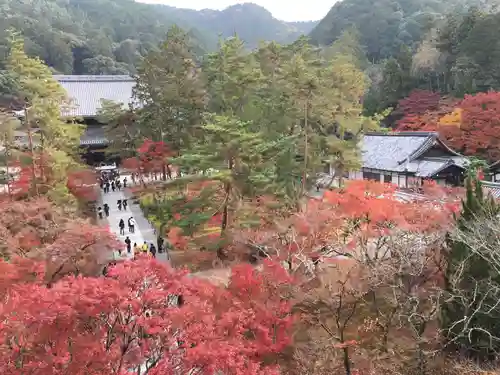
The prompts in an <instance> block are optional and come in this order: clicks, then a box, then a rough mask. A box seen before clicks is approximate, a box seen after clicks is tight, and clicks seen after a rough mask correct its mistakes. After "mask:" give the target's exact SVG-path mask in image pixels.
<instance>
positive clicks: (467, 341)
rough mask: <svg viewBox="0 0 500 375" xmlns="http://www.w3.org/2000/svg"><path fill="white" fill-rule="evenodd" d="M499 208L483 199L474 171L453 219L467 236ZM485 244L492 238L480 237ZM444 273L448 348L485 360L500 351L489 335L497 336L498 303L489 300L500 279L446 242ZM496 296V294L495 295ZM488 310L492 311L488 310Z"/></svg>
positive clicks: (458, 245) (461, 247)
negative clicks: (476, 224) (460, 206)
mask: <svg viewBox="0 0 500 375" xmlns="http://www.w3.org/2000/svg"><path fill="white" fill-rule="evenodd" d="M499 213H500V205H499V204H498V203H497V202H496V201H495V200H494V199H493V197H491V196H485V194H484V192H483V188H482V186H481V181H480V180H479V179H478V178H477V177H476V173H475V171H474V169H472V171H471V172H469V176H468V178H467V180H466V195H465V198H464V199H463V200H462V210H461V212H460V215H459V216H458V217H457V218H456V225H457V230H459V231H461V232H462V233H465V235H467V233H468V232H470V233H469V235H470V236H474V235H477V233H472V232H471V229H470V228H471V223H473V222H480V221H481V220H488V219H495V218H497V217H498V214H499ZM482 235H484V238H485V240H486V242H487V241H488V238H492V239H493V238H494V235H493V234H492V233H483V234H482ZM447 247H448V249H449V252H448V255H447V264H448V265H447V269H446V273H445V280H446V285H445V286H446V291H447V293H448V297H447V298H446V299H445V301H444V303H443V306H442V329H443V330H444V332H445V338H446V340H447V341H448V345H449V347H450V348H453V349H454V350H457V351H459V352H461V353H464V354H467V355H469V356H472V357H475V358H480V359H487V358H489V357H490V356H492V355H494V353H496V352H497V351H498V349H500V347H499V344H498V342H497V341H495V340H491V336H490V333H491V334H492V335H493V336H497V335H498V333H500V316H499V315H498V314H497V312H498V309H495V308H492V307H493V306H495V305H496V304H497V303H498V301H497V300H496V299H494V298H493V296H491V294H490V291H491V288H500V276H499V275H498V273H497V272H496V271H495V270H494V268H493V266H492V265H491V264H490V263H489V262H488V260H486V259H485V258H484V257H483V256H481V254H480V253H478V252H473V251H471V248H470V247H469V246H468V245H467V244H465V243H464V242H462V241H460V240H456V239H452V238H451V237H450V238H448V241H447ZM495 295H496V294H495ZM490 307H491V309H490Z"/></svg>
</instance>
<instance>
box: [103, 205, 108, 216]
mask: <svg viewBox="0 0 500 375" xmlns="http://www.w3.org/2000/svg"><path fill="white" fill-rule="evenodd" d="M104 214H105V215H106V217H109V206H108V204H107V203H104Z"/></svg>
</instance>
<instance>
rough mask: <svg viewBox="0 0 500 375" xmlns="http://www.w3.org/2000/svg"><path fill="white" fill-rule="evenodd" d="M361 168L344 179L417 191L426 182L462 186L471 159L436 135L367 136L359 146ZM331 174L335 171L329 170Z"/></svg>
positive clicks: (367, 134) (374, 134)
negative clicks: (371, 181)
mask: <svg viewBox="0 0 500 375" xmlns="http://www.w3.org/2000/svg"><path fill="white" fill-rule="evenodd" d="M360 148H361V163H362V168H361V170H358V171H350V172H348V174H347V173H346V175H345V176H344V177H346V178H348V179H352V180H360V179H367V180H374V181H380V182H386V183H393V184H395V185H397V186H398V187H400V188H403V189H404V188H409V189H412V188H418V187H419V186H421V185H422V183H423V181H424V179H432V180H435V181H436V182H437V183H438V184H442V185H452V186H459V185H462V183H463V180H464V177H465V173H464V172H465V169H466V167H467V164H468V159H467V158H466V157H464V156H462V155H460V154H458V153H457V152H455V151H453V150H451V149H450V148H449V147H448V146H446V144H444V143H443V142H442V141H441V140H440V139H439V137H438V134H437V133H435V132H393V133H366V134H365V135H364V136H363V138H362V141H361V144H360ZM329 172H330V174H331V173H332V172H333V171H332V170H331V167H330V171H329Z"/></svg>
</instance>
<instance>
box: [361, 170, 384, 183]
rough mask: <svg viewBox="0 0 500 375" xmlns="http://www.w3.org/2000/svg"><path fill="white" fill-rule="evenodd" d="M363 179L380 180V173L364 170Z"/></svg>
mask: <svg viewBox="0 0 500 375" xmlns="http://www.w3.org/2000/svg"><path fill="white" fill-rule="evenodd" d="M363 180H371V181H380V173H373V172H366V171H363Z"/></svg>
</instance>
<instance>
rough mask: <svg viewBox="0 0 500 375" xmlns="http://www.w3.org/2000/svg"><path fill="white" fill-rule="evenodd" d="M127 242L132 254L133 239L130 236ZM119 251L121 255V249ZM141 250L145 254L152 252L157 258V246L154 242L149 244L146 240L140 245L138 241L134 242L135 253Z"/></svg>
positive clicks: (128, 251)
mask: <svg viewBox="0 0 500 375" xmlns="http://www.w3.org/2000/svg"><path fill="white" fill-rule="evenodd" d="M125 244H126V245H127V253H129V254H130V253H131V252H132V240H131V239H130V238H129V237H128V236H127V238H125ZM118 252H119V253H120V255H121V254H122V251H121V250H118ZM141 252H142V253H143V254H150V255H151V256H152V257H153V258H156V247H155V245H154V244H150V245H148V244H147V242H146V241H144V243H143V244H142V245H141V246H139V245H137V243H134V255H135V254H139V253H141Z"/></svg>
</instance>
